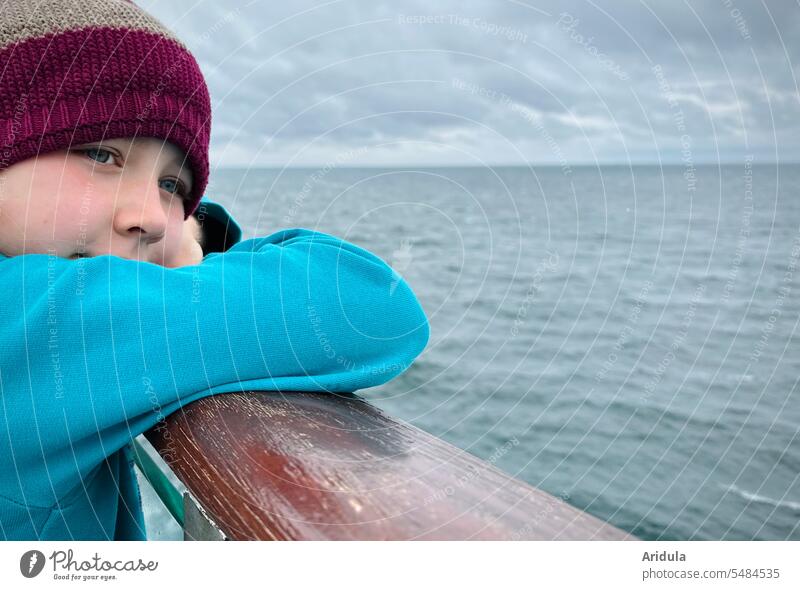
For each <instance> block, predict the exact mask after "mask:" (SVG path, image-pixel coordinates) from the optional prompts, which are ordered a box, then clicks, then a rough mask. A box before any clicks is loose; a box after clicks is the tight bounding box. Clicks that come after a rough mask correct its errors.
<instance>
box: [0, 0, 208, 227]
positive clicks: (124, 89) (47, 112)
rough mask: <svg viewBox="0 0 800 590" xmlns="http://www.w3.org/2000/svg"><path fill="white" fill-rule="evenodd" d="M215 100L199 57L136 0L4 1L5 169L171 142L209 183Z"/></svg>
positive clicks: (0, 40) (200, 181)
mask: <svg viewBox="0 0 800 590" xmlns="http://www.w3.org/2000/svg"><path fill="white" fill-rule="evenodd" d="M210 132H211V101H210V98H209V94H208V88H207V87H206V83H205V80H204V79H203V74H202V73H201V72H200V68H199V67H198V65H197V62H196V61H195V59H194V57H192V55H191V53H189V51H188V49H187V48H186V47H185V46H184V45H183V43H181V42H180V41H179V40H178V39H177V38H176V37H175V35H174V34H173V33H172V32H171V31H169V30H168V29H167V28H166V27H164V25H162V24H161V23H159V22H158V21H157V20H156V19H155V18H153V17H152V16H150V15H149V14H147V13H146V12H144V11H143V10H141V9H140V8H139V7H137V6H136V5H135V4H134V3H133V2H130V1H128V0H0V170H2V169H4V168H7V167H8V166H10V165H12V164H14V163H16V162H19V161H21V160H25V159H27V158H31V157H33V156H36V155H37V154H42V153H46V152H50V151H54V150H60V149H65V148H69V147H71V146H72V145H80V144H83V143H90V142H95V141H100V140H103V139H113V138H121V137H136V136H145V137H156V138H160V139H164V140H169V141H171V142H172V143H174V144H175V145H177V146H178V147H180V148H181V149H182V150H183V151H184V152H186V154H187V155H188V157H187V162H186V163H187V165H188V166H189V167H190V168H191V169H192V172H193V174H194V183H193V189H192V194H191V197H190V199H189V200H188V201H187V203H186V205H185V216H186V217H188V216H189V215H190V214H191V212H192V211H194V209H195V208H196V207H197V205H198V203H199V202H200V198H201V197H202V196H203V192H204V191H205V188H206V184H207V182H208V167H209V166H208V142H209V135H210Z"/></svg>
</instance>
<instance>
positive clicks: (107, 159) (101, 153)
mask: <svg viewBox="0 0 800 590" xmlns="http://www.w3.org/2000/svg"><path fill="white" fill-rule="evenodd" d="M83 153H84V154H86V156H87V157H89V158H91V159H92V160H94V161H95V162H97V163H98V164H113V163H114V161H115V159H114V153H113V152H110V151H108V150H107V149H104V148H88V149H85V150H83Z"/></svg>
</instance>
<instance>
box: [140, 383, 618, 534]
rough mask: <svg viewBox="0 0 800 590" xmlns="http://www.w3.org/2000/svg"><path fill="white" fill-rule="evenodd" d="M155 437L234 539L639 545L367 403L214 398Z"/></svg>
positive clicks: (310, 396) (258, 395)
mask: <svg viewBox="0 0 800 590" xmlns="http://www.w3.org/2000/svg"><path fill="white" fill-rule="evenodd" d="M147 438H148V440H149V441H150V442H151V443H152V444H153V446H154V447H155V448H156V449H157V450H158V451H159V453H160V454H161V456H162V457H163V458H164V459H165V461H166V462H167V464H168V465H169V466H170V467H171V468H172V469H173V471H174V472H175V474H176V475H177V476H178V478H179V479H180V480H181V481H182V482H183V483H184V484H185V485H186V487H187V488H188V489H189V491H190V493H191V494H192V495H193V496H194V498H195V499H196V500H197V502H198V504H199V505H200V507H201V512H204V513H205V515H207V517H208V519H210V520H211V521H213V522H214V523H215V524H216V526H217V527H218V528H219V529H220V530H221V531H222V533H224V535H225V536H226V537H227V538H229V539H233V540H245V539H265V540H266V539H281V540H283V539H307V540H308V539H345V540H346V539H363V540H368V539H392V540H401V539H459V540H466V539H571V540H575V539H632V538H633V537H631V536H629V535H628V534H626V533H624V532H623V531H621V530H619V529H617V528H615V527H613V526H611V525H609V524H607V523H604V522H602V521H600V520H598V519H597V518H595V517H593V516H591V515H589V514H586V513H584V512H581V511H580V510H577V509H576V508H573V507H572V506H569V505H568V504H566V503H564V502H562V501H561V500H559V499H557V498H555V497H553V496H551V495H549V494H547V493H545V492H543V491H541V490H538V489H536V488H534V487H531V486H530V485H528V484H526V483H523V482H521V481H519V480H516V479H513V478H511V477H509V476H508V475H506V474H504V473H503V472H501V471H500V470H498V469H496V468H495V467H494V466H492V465H491V464H489V463H487V462H485V461H482V460H480V459H478V458H476V457H474V456H473V455H471V454H469V453H466V452H464V451H462V450H461V449H458V448H456V447H454V446H452V445H450V444H448V443H446V442H444V441H442V440H440V439H438V438H436V437H434V436H431V435H430V434H427V433H425V432H423V431H422V430H420V429H418V428H415V427H413V426H411V425H409V424H406V423H402V422H399V421H397V420H394V419H392V418H391V417H389V416H387V415H386V414H385V413H384V412H382V411H381V410H379V409H377V408H376V407H375V406H373V405H371V404H369V403H367V402H365V401H364V400H362V399H361V398H359V397H358V396H355V395H342V394H323V393H296V392H286V393H275V392H248V393H242V394H223V395H216V396H211V397H207V398H204V399H201V400H199V401H197V402H194V403H193V404H190V405H189V406H187V407H186V408H184V409H183V410H182V411H179V412H177V413H175V414H173V415H171V416H170V417H169V418H168V419H167V422H166V425H162V427H161V428H158V429H154V430H151V431H150V432H148V433H147ZM187 518H188V517H187Z"/></svg>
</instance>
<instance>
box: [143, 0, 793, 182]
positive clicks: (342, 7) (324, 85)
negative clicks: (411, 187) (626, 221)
mask: <svg viewBox="0 0 800 590" xmlns="http://www.w3.org/2000/svg"><path fill="white" fill-rule="evenodd" d="M141 4H142V6H144V7H145V8H146V9H148V10H150V11H151V12H152V13H154V14H155V15H156V16H157V17H159V18H160V19H161V20H162V21H163V22H165V23H166V24H167V25H168V26H170V27H172V28H173V29H175V30H176V31H177V32H178V34H179V35H180V36H181V38H182V39H184V41H185V42H186V44H187V45H188V46H189V47H190V49H191V50H192V51H193V53H194V54H195V55H196V57H197V59H198V61H199V62H200V64H201V67H202V68H203V71H204V73H205V75H206V77H207V79H208V82H209V87H210V89H211V94H212V99H213V101H214V125H213V132H212V158H213V160H214V163H215V164H216V165H223V166H228V165H236V166H248V165H281V166H282V165H285V164H287V163H291V164H292V165H312V166H316V165H322V164H324V163H326V162H330V161H332V160H334V159H335V158H336V157H337V154H341V153H343V152H345V151H347V150H353V149H359V148H363V147H366V148H368V149H366V150H364V152H363V154H362V153H359V157H358V161H355V162H352V163H351V164H353V165H359V164H361V165H393V164H425V165H435V164H472V163H475V162H479V161H482V162H488V163H492V164H514V163H524V162H532V163H558V162H559V160H561V159H566V160H568V161H570V162H594V161H601V162H627V161H628V160H633V161H637V162H638V161H659V160H660V161H663V162H668V163H675V162H680V161H681V157H682V147H685V145H686V144H687V142H688V143H689V144H690V146H691V148H690V151H691V157H692V158H693V159H694V160H695V161H696V162H700V161H717V160H718V159H722V160H725V161H727V160H738V159H740V158H742V157H743V156H744V154H754V155H755V156H756V158H758V159H766V160H772V159H775V157H776V147H777V157H778V158H779V159H781V160H785V161H796V160H798V159H800V149H798V141H797V139H796V138H797V137H798V131H800V129H798V126H799V125H800V123H798V122H799V121H800V116H798V115H800V99H799V98H798V87H797V79H796V75H797V73H798V68H797V65H796V64H797V62H798V59H800V55H799V52H798V45H799V43H800V42H798V38H800V30H799V29H800V18H798V17H800V7H799V6H798V5H797V4H796V3H791V2H770V3H768V4H759V5H754V4H752V3H745V2H743V0H738V2H736V1H733V0H718V1H712V0H706V1H703V2H692V3H684V4H677V3H675V4H673V3H663V2H662V3H657V2H654V1H650V2H640V1H634V0H617V1H615V2H613V3H612V2H606V3H603V4H599V3H592V2H578V1H571V0H568V1H564V2H559V4H558V7H557V9H554V8H553V7H552V6H551V5H550V4H549V3H541V4H540V5H538V6H535V5H533V4H529V3H523V2H517V1H503V0H494V1H485V2H477V1H476V2H466V3H463V2H455V1H441V2H438V3H436V5H435V12H432V10H434V8H432V7H431V5H430V3H424V2H422V1H416V0H413V1H412V0H407V1H405V2H402V3H399V4H398V3H391V2H381V1H374V2H367V1H366V0H363V1H360V0H358V1H347V0H342V1H339V2H335V1H332V2H291V3H289V2H286V3H276V2H274V1H271V0H269V1H268V0H235V1H231V2H226V3H225V4H224V5H222V4H221V3H217V2H212V1H211V0H178V1H175V0H170V1H169V2H167V1H166V0H146V1H142V2H141ZM657 72H658V75H657Z"/></svg>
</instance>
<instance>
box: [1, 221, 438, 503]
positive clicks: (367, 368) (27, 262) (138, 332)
mask: <svg viewBox="0 0 800 590" xmlns="http://www.w3.org/2000/svg"><path fill="white" fill-rule="evenodd" d="M0 280H2V283H3V285H4V286H5V289H4V294H3V299H4V300H3V302H2V305H0V346H1V347H2V353H1V354H0V398H1V399H2V402H3V407H2V411H0V433H1V434H0V472H2V473H4V474H6V475H4V476H3V477H2V478H0V486H1V487H0V494H2V495H5V496H6V497H8V498H11V499H13V500H15V501H19V502H22V503H25V504H37V505H50V504H52V503H53V502H54V501H55V500H57V499H58V498H59V497H61V496H62V495H63V494H65V493H66V492H67V491H68V490H69V489H71V488H72V487H74V486H75V485H78V484H79V477H83V476H85V475H86V474H87V473H88V472H89V471H90V470H91V469H92V467H94V466H96V465H97V464H98V463H99V462H100V461H101V460H103V458H104V457H107V456H109V455H111V454H112V453H113V452H115V451H116V450H118V449H119V448H121V447H122V446H123V445H125V444H126V443H127V442H128V441H129V440H130V439H131V437H133V436H135V435H137V434H139V433H141V432H144V431H145V430H147V429H149V428H151V427H152V426H154V425H155V424H156V423H157V421H158V420H159V419H160V418H161V417H162V416H165V415H167V414H169V413H171V412H173V411H175V410H176V409H178V408H179V407H180V406H181V405H182V404H185V403H187V402H190V401H194V400H196V399H198V398H200V397H203V396H206V395H209V394H210V393H222V392H231V391H247V390H259V389H268V390H283V391H292V390H300V391H318V390H328V391H353V390H358V389H362V388H365V387H372V386H375V385H379V384H382V383H384V382H386V381H389V380H390V379H392V378H393V377H395V376H396V375H398V374H399V373H401V372H403V371H404V370H405V369H406V368H408V366H409V365H410V363H411V362H412V361H413V360H414V358H415V357H416V356H417V355H418V354H419V353H420V352H421V351H422V350H423V348H424V347H425V345H426V343H427V341H428V335H429V327H428V322H427V319H426V317H425V314H424V312H423V310H422V308H421V306H420V305H419V303H418V301H417V299H416V297H415V296H414V294H413V292H412V291H411V289H410V288H409V287H408V285H407V284H406V283H405V282H404V281H403V280H402V279H400V278H399V277H397V276H396V275H395V274H394V273H393V272H392V270H391V269H390V268H389V267H388V266H387V265H386V264H385V263H384V262H383V261H381V260H380V259H379V258H377V257H376V256H374V255H372V254H370V253H369V252H367V251H365V250H363V249H361V248H359V247H357V246H355V245H353V244H350V243H347V242H344V241H342V240H339V239H337V238H335V237H333V236H329V235H326V234H322V233H317V232H312V231H310V230H305V229H290V230H284V231H280V232H277V233H275V234H272V235H271V236H268V237H265V238H260V239H253V240H246V241H244V242H240V243H238V244H236V245H235V246H233V247H232V248H231V249H230V250H228V251H227V252H225V253H224V254H209V255H208V256H206V258H205V259H204V261H203V263H202V264H200V265H196V266H188V267H183V268H176V269H168V268H164V267H161V266H157V265H153V264H149V263H140V262H135V261H131V260H126V259H122V258H118V257H115V256H98V257H95V258H88V259H83V260H77V261H74V260H66V259H62V258H57V257H51V256H48V255H45V254H31V255H26V256H19V257H14V258H8V259H4V260H0Z"/></svg>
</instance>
